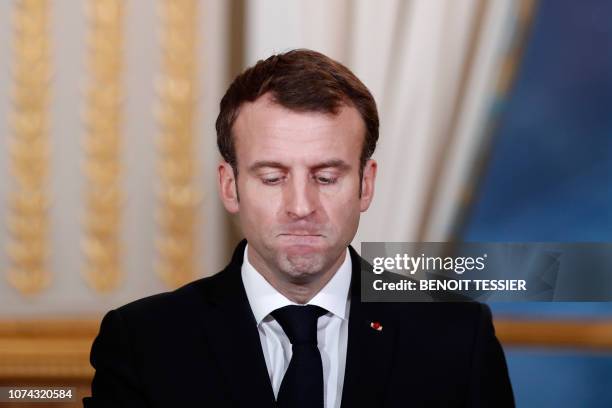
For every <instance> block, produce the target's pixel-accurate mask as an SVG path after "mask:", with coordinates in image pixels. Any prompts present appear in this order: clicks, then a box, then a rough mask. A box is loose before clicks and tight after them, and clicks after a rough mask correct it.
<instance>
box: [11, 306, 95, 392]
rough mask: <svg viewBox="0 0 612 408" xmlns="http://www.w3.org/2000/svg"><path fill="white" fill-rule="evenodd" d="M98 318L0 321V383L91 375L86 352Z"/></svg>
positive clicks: (89, 346) (84, 377)
mask: <svg viewBox="0 0 612 408" xmlns="http://www.w3.org/2000/svg"><path fill="white" fill-rule="evenodd" d="M99 326H100V320H99V319H97V318H89V319H80V320H74V319H52V320H39V319H37V320H5V321H0V382H5V381H7V380H12V381H18V380H33V379H46V380H53V379H72V380H81V381H88V380H91V378H92V376H93V372H94V370H93V368H92V367H91V365H90V364H89V352H90V350H91V345H92V342H93V340H94V338H95V336H96V334H97V333H98V328H99Z"/></svg>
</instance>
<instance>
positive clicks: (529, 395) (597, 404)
mask: <svg viewBox="0 0 612 408" xmlns="http://www.w3.org/2000/svg"><path fill="white" fill-rule="evenodd" d="M506 356H507V358H508V370H509V371H510V377H511V378H512V387H513V389H514V396H515V398H516V406H517V407H537V408H540V407H589V408H610V407H612V392H610V385H611V383H612V354H595V353H577V352H571V351H565V352H563V351H546V350H541V349H522V348H516V349H515V348H512V349H507V350H506ZM543 368H544V369H543Z"/></svg>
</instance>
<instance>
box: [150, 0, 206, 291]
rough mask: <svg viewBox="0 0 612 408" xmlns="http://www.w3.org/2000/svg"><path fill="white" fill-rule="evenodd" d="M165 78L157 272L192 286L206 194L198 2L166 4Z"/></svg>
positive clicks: (161, 83)
mask: <svg viewBox="0 0 612 408" xmlns="http://www.w3.org/2000/svg"><path fill="white" fill-rule="evenodd" d="M159 14H160V20H161V26H162V32H161V50H162V60H161V71H162V73H161V76H160V78H159V80H158V81H157V84H156V85H157V86H156V88H157V92H158V95H159V104H158V109H157V119H158V122H159V126H160V130H161V132H160V135H159V137H158V139H157V143H156V144H157V148H158V174H159V189H158V200H159V208H158V211H157V214H156V219H157V222H158V224H159V230H160V234H159V236H158V237H157V240H156V248H157V251H158V254H159V259H158V263H157V265H156V271H157V273H158V275H159V276H160V277H161V279H162V280H163V281H164V283H165V284H166V285H167V286H169V287H177V286H180V285H182V284H184V283H186V282H189V281H190V280H192V279H193V277H194V272H195V267H196V266H195V251H196V230H195V226H196V222H197V217H198V207H199V204H200V202H201V192H200V191H199V189H198V188H197V186H196V185H195V177H196V169H197V167H198V163H197V161H196V156H195V147H196V143H195V134H194V133H195V132H194V118H195V114H196V99H197V52H196V45H197V28H198V27H197V21H198V19H197V15H198V1H197V0H162V1H161V3H160V7H159Z"/></svg>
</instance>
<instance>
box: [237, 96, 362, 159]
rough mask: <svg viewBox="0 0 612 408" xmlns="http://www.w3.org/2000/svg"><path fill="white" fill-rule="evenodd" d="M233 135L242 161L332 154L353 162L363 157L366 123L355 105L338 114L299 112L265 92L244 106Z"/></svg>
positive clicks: (340, 110) (306, 157)
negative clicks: (283, 104)
mask: <svg viewBox="0 0 612 408" xmlns="http://www.w3.org/2000/svg"><path fill="white" fill-rule="evenodd" d="M233 135H234V138H235V146H236V154H237V158H238V162H239V163H240V162H243V163H244V162H245V161H246V162H249V161H252V160H262V159H263V160H281V159H282V160H284V161H297V160H301V161H317V160H326V159H328V158H331V157H332V156H333V157H335V158H340V159H344V160H346V161H347V162H350V161H354V160H359V155H360V152H361V147H362V145H363V142H364V135H365V125H364V123H363V119H362V118H361V115H360V114H359V111H358V110H357V109H356V108H354V107H352V106H342V107H340V108H339V109H338V111H337V113H336V114H328V113H321V112H297V111H293V110H290V109H287V108H285V107H283V106H281V105H279V104H277V103H274V102H273V101H272V100H271V98H270V97H268V96H266V95H264V96H262V97H260V98H259V99H257V100H256V101H255V102H249V103H245V104H244V105H242V106H241V108H240V112H239V114H238V117H237V118H236V121H235V123H234V127H233ZM244 164H246V163H244Z"/></svg>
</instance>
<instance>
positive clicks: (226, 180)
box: [217, 161, 240, 214]
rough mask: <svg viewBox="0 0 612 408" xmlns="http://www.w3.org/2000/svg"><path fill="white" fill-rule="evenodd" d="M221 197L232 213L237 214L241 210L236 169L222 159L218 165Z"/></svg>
mask: <svg viewBox="0 0 612 408" xmlns="http://www.w3.org/2000/svg"><path fill="white" fill-rule="evenodd" d="M217 172H218V176H219V177H218V188H219V197H220V198H221V201H222V202H223V206H224V207H225V209H226V210H227V211H228V212H229V213H230V214H236V213H237V212H238V211H239V210H240V203H239V202H238V192H237V191H236V178H235V176H234V169H233V168H232V166H231V165H230V164H229V163H228V162H226V161H222V162H221V163H219V166H218V167H217Z"/></svg>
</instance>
